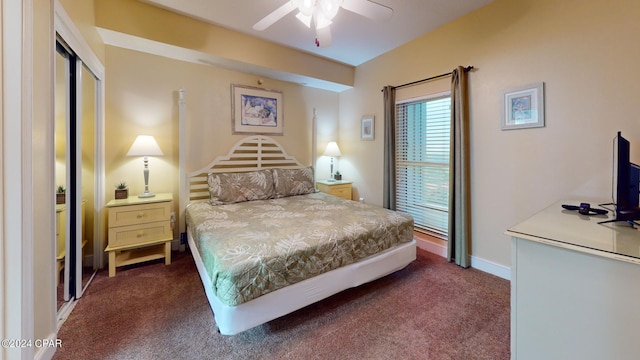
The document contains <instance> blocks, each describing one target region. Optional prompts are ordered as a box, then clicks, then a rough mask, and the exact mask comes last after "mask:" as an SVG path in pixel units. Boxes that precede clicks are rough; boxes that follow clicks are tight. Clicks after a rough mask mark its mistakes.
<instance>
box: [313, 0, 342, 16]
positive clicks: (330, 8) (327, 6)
mask: <svg viewBox="0 0 640 360" xmlns="http://www.w3.org/2000/svg"><path fill="white" fill-rule="evenodd" d="M341 2H342V1H340V0H319V1H318V3H319V5H318V7H319V8H320V12H322V13H323V14H324V16H325V17H326V18H327V19H329V20H333V18H334V17H335V16H336V15H337V14H338V10H339V9H340V5H341Z"/></svg>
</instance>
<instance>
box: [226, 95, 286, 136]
mask: <svg viewBox="0 0 640 360" xmlns="http://www.w3.org/2000/svg"><path fill="white" fill-rule="evenodd" d="M282 102H283V99H282V92H281V91H277V90H271V89H261V88H256V87H250V86H241V85H234V84H232V85H231V121H232V124H231V126H232V127H231V130H232V133H233V134H267V135H282V134H283V133H284V114H283V110H282V108H283V103H282Z"/></svg>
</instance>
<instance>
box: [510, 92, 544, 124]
mask: <svg viewBox="0 0 640 360" xmlns="http://www.w3.org/2000/svg"><path fill="white" fill-rule="evenodd" d="M544 126H545V121H544V83H542V82H540V83H535V84H530V85H525V86H520V87H517V88H514V89H510V90H508V91H505V92H504V94H503V95H502V110H501V128H502V130H514V129H525V128H536V127H544Z"/></svg>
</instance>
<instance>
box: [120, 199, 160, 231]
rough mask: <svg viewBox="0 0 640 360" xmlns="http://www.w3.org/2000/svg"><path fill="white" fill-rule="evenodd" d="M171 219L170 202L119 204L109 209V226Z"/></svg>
mask: <svg viewBox="0 0 640 360" xmlns="http://www.w3.org/2000/svg"><path fill="white" fill-rule="evenodd" d="M169 219H171V203H170V202H162V203H153V204H145V205H131V206H120V207H114V208H110V209H109V227H117V226H127V225H133V224H146V223H151V222H156V221H167V220H169Z"/></svg>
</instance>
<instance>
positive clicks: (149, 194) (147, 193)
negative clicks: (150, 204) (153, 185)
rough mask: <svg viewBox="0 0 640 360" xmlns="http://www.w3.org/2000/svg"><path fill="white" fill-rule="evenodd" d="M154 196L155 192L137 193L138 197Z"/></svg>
mask: <svg viewBox="0 0 640 360" xmlns="http://www.w3.org/2000/svg"><path fill="white" fill-rule="evenodd" d="M154 196H156V194H154V193H151V192H143V193H142V194H140V195H138V197H139V198H150V197H154Z"/></svg>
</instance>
